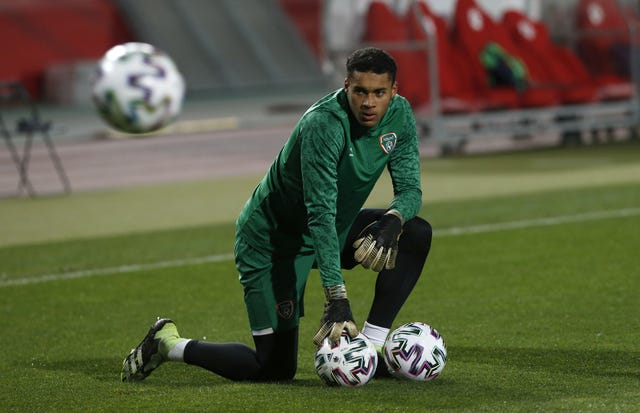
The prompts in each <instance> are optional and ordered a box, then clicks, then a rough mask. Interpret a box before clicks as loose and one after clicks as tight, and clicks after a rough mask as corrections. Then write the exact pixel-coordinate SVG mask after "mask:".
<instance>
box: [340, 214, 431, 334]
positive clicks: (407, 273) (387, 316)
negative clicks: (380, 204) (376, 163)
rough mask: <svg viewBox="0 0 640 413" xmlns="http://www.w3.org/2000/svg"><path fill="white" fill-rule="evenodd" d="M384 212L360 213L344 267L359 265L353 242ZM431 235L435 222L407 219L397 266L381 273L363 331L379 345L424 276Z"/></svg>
mask: <svg viewBox="0 0 640 413" xmlns="http://www.w3.org/2000/svg"><path fill="white" fill-rule="evenodd" d="M384 212H385V210H383V209H364V210H362V211H361V212H360V213H359V214H358V217H357V218H356V220H355V222H354V224H353V226H352V227H351V229H350V231H349V235H348V236H347V240H346V243H345V247H344V249H343V251H342V267H343V268H346V269H350V268H353V267H354V266H355V265H356V264H357V263H356V262H355V259H354V258H353V253H354V248H353V246H352V244H353V242H354V241H355V239H356V237H357V235H358V234H359V233H360V231H362V229H363V228H364V227H366V226H367V225H369V224H370V223H372V222H374V221H376V220H377V219H379V218H380V217H381V216H382V214H384ZM431 236H432V230H431V225H430V224H429V223H428V222H427V221H425V220H424V219H422V218H420V217H415V218H413V219H411V220H409V221H407V222H405V224H404V226H403V227H402V234H401V235H400V239H399V241H398V257H397V258H396V266H395V268H394V269H391V270H387V269H385V270H382V271H380V273H379V274H378V278H377V280H376V286H375V294H374V298H373V302H372V304H371V309H370V310H369V315H368V317H367V320H366V322H365V325H364V328H363V330H362V332H363V334H365V335H366V336H367V337H369V338H370V339H371V340H372V341H373V343H374V344H375V345H376V346H377V347H381V346H382V345H383V344H384V340H385V338H386V335H387V334H388V332H389V329H390V328H391V325H392V324H393V321H394V320H395V318H396V316H397V315H398V312H399V311H400V308H401V307H402V305H403V304H404V303H405V301H406V300H407V298H408V297H409V294H411V291H412V290H413V288H414V286H415V285H416V282H417V281H418V279H419V278H420V274H421V273H422V269H423V268H424V264H425V262H426V260H427V256H428V255H429V250H430V249H431Z"/></svg>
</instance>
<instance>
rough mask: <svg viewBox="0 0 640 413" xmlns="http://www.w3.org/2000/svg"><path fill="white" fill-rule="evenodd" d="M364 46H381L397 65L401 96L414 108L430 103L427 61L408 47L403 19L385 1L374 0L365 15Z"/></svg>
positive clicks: (397, 78) (407, 37)
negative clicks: (414, 106)
mask: <svg viewBox="0 0 640 413" xmlns="http://www.w3.org/2000/svg"><path fill="white" fill-rule="evenodd" d="M362 41H363V42H364V43H365V44H372V45H376V44H377V45H381V46H382V47H383V48H384V49H385V50H387V51H388V52H389V53H390V54H391V55H392V56H393V58H394V59H395V60H396V62H397V64H398V73H397V75H396V80H397V82H398V93H400V95H402V96H404V97H405V98H407V100H408V101H409V102H411V104H412V105H416V106H417V105H420V104H423V103H425V102H427V101H428V100H429V84H428V73H427V71H426V61H422V57H421V56H420V55H419V54H417V53H416V51H414V50H410V49H409V48H408V41H409V36H408V31H407V28H406V26H405V24H404V21H403V19H402V17H401V16H398V15H397V14H396V13H395V12H394V11H393V10H391V9H390V8H389V6H388V5H387V4H386V3H384V2H382V1H372V2H371V3H370V5H369V8H368V10H367V13H366V16H365V30H364V34H363V38H362Z"/></svg>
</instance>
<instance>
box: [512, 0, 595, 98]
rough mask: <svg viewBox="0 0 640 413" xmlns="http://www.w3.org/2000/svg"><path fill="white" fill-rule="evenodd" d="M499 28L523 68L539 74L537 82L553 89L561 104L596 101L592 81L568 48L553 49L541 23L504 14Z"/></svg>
mask: <svg viewBox="0 0 640 413" xmlns="http://www.w3.org/2000/svg"><path fill="white" fill-rule="evenodd" d="M502 25H503V26H504V27H506V28H507V30H508V32H509V34H510V35H511V39H512V40H513V42H514V44H515V45H516V46H517V47H518V49H519V53H520V56H521V57H522V59H523V60H524V61H525V63H526V65H527V67H529V68H534V69H535V70H539V71H540V73H539V81H541V82H542V83H543V84H548V85H549V86H550V87H552V88H554V89H556V90H557V91H558V93H559V94H560V98H561V100H562V103H569V104H571V103H586V102H592V101H594V100H596V85H595V81H594V80H593V79H592V77H591V76H590V75H589V73H588V72H587V69H586V68H585V67H584V64H583V63H582V62H581V61H580V59H579V58H578V57H577V56H576V55H575V54H574V53H573V52H572V51H571V50H569V49H568V48H564V47H560V46H557V45H555V44H554V43H553V42H552V41H551V38H550V37H549V32H548V30H547V27H546V26H545V25H544V24H543V23H542V22H539V21H534V20H532V19H530V18H529V17H527V16H525V15H524V14H523V13H521V12H519V11H516V10H508V11H506V12H505V13H504V14H503V17H502ZM540 63H543V64H542V65H541V64H540Z"/></svg>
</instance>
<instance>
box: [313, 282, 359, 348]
mask: <svg viewBox="0 0 640 413" xmlns="http://www.w3.org/2000/svg"><path fill="white" fill-rule="evenodd" d="M324 295H325V297H326V299H327V302H326V304H325V306H324V314H323V315H322V319H321V320H320V328H319V329H318V331H317V332H316V334H315V335H314V336H313V343H314V344H315V345H316V346H320V345H321V344H322V341H323V340H324V339H325V337H329V341H331V342H332V343H337V342H339V341H340V336H341V335H342V331H344V330H346V331H347V334H349V336H350V337H351V338H353V337H355V336H357V335H358V328H357V327H356V323H355V321H353V315H352V314H351V307H350V306H349V300H348V299H347V290H346V288H345V286H344V284H339V285H334V286H330V287H325V288H324Z"/></svg>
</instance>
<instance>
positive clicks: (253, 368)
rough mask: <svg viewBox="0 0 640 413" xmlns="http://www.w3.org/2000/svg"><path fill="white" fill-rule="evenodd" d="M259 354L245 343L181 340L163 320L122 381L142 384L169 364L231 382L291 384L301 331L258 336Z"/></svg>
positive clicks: (153, 328)
mask: <svg viewBox="0 0 640 413" xmlns="http://www.w3.org/2000/svg"><path fill="white" fill-rule="evenodd" d="M254 342H255V346H256V348H255V350H254V349H252V348H251V347H249V346H246V345H244V344H242V343H213V342H206V341H199V340H190V339H185V338H182V337H180V335H179V334H178V330H177V328H176V325H175V323H174V322H173V321H172V320H169V319H166V318H161V319H158V321H156V322H155V323H154V324H153V326H151V328H150V329H149V332H148V333H147V335H146V336H145V338H144V339H143V340H142V342H141V343H140V344H139V345H138V346H137V347H136V348H134V349H133V350H131V353H130V354H129V355H128V356H127V357H126V358H125V360H124V362H123V366H122V374H121V379H122V381H140V380H143V379H145V378H146V377H147V376H148V375H149V374H151V373H152V372H153V371H154V370H155V369H157V368H158V367H160V365H161V364H162V363H164V362H166V361H180V362H185V363H187V364H191V365H195V366H199V367H202V368H204V369H207V370H209V371H211V372H213V373H216V374H218V375H220V376H222V377H225V378H228V379H230V380H237V381H239V380H252V381H275V380H291V379H293V376H294V375H295V373H296V369H297V358H298V327H295V328H293V329H291V330H287V331H282V332H275V333H274V332H272V333H270V334H267V335H259V336H254Z"/></svg>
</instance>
